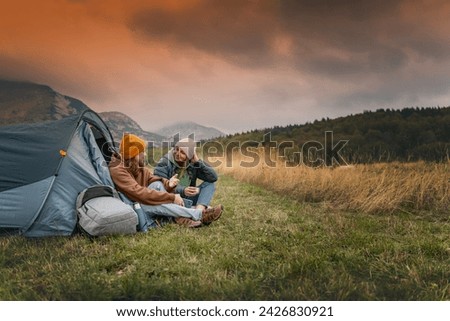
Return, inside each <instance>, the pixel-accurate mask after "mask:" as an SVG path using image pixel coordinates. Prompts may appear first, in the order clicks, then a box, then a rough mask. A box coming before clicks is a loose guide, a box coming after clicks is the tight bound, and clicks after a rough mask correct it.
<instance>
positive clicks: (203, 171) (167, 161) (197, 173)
mask: <svg viewBox="0 0 450 321" xmlns="http://www.w3.org/2000/svg"><path fill="white" fill-rule="evenodd" d="M180 169H181V168H180V166H179V165H178V164H177V162H176V161H175V160H174V158H173V151H169V153H167V154H166V155H164V156H163V157H162V158H161V159H160V160H159V162H158V164H157V165H156V167H155V169H154V171H153V174H154V175H156V176H159V177H164V178H167V179H170V178H171V177H172V176H173V175H175V174H177V173H179V171H180ZM186 173H187V175H188V176H189V181H190V182H189V186H197V179H201V180H202V181H204V182H209V183H214V182H215V181H217V173H216V171H215V170H214V169H213V168H212V167H211V166H209V165H208V164H207V163H205V162H204V161H202V160H199V161H198V162H197V163H189V165H188V166H187V167H186ZM185 188H186V186H183V185H181V184H178V186H177V187H176V188H175V193H177V194H180V195H181V196H182V197H185V195H184V189H185Z"/></svg>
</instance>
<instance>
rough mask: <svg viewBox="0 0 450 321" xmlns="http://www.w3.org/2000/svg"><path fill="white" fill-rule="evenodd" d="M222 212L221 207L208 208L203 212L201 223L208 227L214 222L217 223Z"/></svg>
mask: <svg viewBox="0 0 450 321" xmlns="http://www.w3.org/2000/svg"><path fill="white" fill-rule="evenodd" d="M222 212H223V205H217V206H215V207H208V208H207V209H205V210H203V215H202V220H201V221H202V223H203V224H205V225H209V224H211V223H212V222H214V221H217V220H218V219H219V218H220V216H221V215H222Z"/></svg>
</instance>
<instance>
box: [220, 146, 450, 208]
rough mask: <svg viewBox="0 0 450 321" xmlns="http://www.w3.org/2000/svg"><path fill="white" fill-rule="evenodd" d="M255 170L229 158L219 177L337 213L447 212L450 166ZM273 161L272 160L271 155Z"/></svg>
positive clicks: (282, 166)
mask: <svg viewBox="0 0 450 321" xmlns="http://www.w3.org/2000/svg"><path fill="white" fill-rule="evenodd" d="M260 159H261V161H260V162H259V164H258V165H256V166H255V167H251V168H247V167H242V166H241V165H240V164H241V161H244V162H248V158H245V157H241V156H240V155H239V154H235V155H234V156H233V166H231V167H227V166H226V164H225V162H223V163H222V165H221V166H219V167H218V170H219V172H220V173H223V174H227V175H231V176H233V177H234V178H237V179H239V180H242V181H245V182H249V183H254V184H257V185H260V186H263V187H265V188H268V189H270V190H273V191H276V192H279V193H282V194H285V195H290V196H292V197H294V198H296V199H298V200H301V201H309V202H324V203H326V204H329V205H330V206H332V207H334V208H338V209H345V210H356V211H363V212H366V213H377V212H383V213H386V212H387V213H389V212H394V211H397V210H403V211H405V210H406V211H409V210H432V211H438V212H440V213H450V197H449V195H450V188H449V185H450V163H445V164H430V163H425V162H418V163H384V164H371V165H350V166H340V167H333V168H331V167H320V168H312V167H308V166H305V165H299V166H296V167H286V166H285V164H284V162H282V161H278V162H277V166H275V167H269V166H267V165H266V164H265V163H264V161H263V157H262V156H261V158H260ZM272 159H275V157H273V156H272Z"/></svg>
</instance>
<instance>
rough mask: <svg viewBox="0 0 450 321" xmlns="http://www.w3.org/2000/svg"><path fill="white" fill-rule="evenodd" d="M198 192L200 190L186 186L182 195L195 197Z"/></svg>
mask: <svg viewBox="0 0 450 321" xmlns="http://www.w3.org/2000/svg"><path fill="white" fill-rule="evenodd" d="M199 192H200V189H199V188H198V187H195V186H188V187H186V188H185V189H184V195H186V196H195V195H197V194H198V193H199Z"/></svg>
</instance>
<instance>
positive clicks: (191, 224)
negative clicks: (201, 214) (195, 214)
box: [175, 217, 202, 228]
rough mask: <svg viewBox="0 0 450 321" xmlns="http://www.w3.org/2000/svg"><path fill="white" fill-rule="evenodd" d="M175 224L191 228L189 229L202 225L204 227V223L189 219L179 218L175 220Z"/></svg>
mask: <svg viewBox="0 0 450 321" xmlns="http://www.w3.org/2000/svg"><path fill="white" fill-rule="evenodd" d="M175 223H177V224H178V225H182V226H185V227H189V228H195V227H199V226H200V225H202V222H200V221H194V220H191V219H190V218H187V217H177V218H176V219H175Z"/></svg>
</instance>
